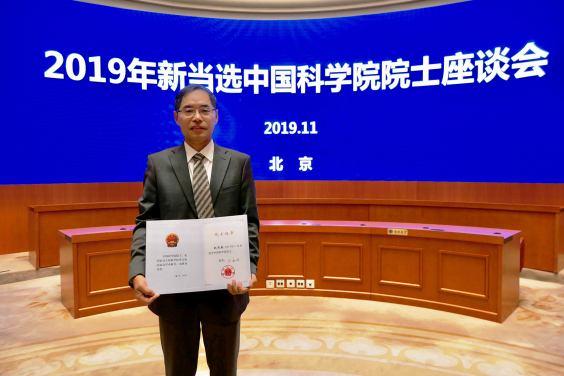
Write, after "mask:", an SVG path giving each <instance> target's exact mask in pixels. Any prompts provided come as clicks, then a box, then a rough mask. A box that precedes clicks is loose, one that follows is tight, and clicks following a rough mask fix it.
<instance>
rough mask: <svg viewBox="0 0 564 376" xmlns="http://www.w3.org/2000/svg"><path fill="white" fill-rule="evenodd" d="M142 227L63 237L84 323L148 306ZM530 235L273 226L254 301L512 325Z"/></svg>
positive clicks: (330, 224) (264, 224) (66, 295)
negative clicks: (134, 267)
mask: <svg viewBox="0 0 564 376" xmlns="http://www.w3.org/2000/svg"><path fill="white" fill-rule="evenodd" d="M132 230H133V226H131V225H129V226H105V227H93V228H81V229H69V230H61V231H59V238H60V258H61V296H62V302H63V304H64V305H65V306H66V307H67V308H68V309H69V311H70V312H71V313H72V315H73V316H74V317H75V318H78V317H84V316H89V315H94V314H99V313H103V312H110V311H114V310H118V309H124V308H130V307H135V306H139V305H140V304H139V303H138V302H137V301H135V299H134V294H133V290H132V289H131V288H130V287H129V286H128V264H129V254H130V245H131V238H132V232H133V231H132ZM520 237H521V232H520V231H518V230H501V229H492V228H478V227H463V226H446V225H435V224H419V223H401V222H400V223H398V222H371V221H318V220H278V221H277V220H264V221H261V228H260V237H259V238H260V250H261V256H260V259H259V265H258V275H257V278H258V282H257V284H256V285H255V287H254V288H253V289H251V295H253V296H259V295H301V296H327V297H337V298H350V299H364V300H375V301H383V302H390V303H398V304H406V305H412V306H418V307H424V308H431V309H436V310H442V311H447V312H453V313H458V314H464V315H468V316H472V317H477V318H480V319H485V320H490V321H494V322H503V321H504V320H505V319H506V318H507V317H508V316H509V315H510V314H511V313H512V312H513V310H515V308H517V306H518V304H519V259H520V241H519V239H520ZM292 281H293V283H292ZM288 282H290V283H288ZM267 283H268V284H269V285H272V284H274V287H273V288H268V287H267ZM302 283H303V285H300V286H299V285H298V284H302ZM277 284H278V286H280V287H276V285H277ZM302 286H303V287H302Z"/></svg>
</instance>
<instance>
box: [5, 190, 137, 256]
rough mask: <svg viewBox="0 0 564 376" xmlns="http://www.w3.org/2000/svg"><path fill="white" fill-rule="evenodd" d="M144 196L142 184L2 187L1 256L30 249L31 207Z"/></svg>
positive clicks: (132, 199) (133, 198)
mask: <svg viewBox="0 0 564 376" xmlns="http://www.w3.org/2000/svg"><path fill="white" fill-rule="evenodd" d="M142 192H143V184H142V183H91V184H31V185H0V244H2V247H0V254H7V253H17V252H25V251H27V250H28V249H29V245H28V214H27V212H28V209H27V207H28V206H29V205H44V204H45V205H48V204H65V203H80V202H108V201H136V200H138V199H139V197H141V194H142ZM57 244H58V243H57ZM57 248H58V245H57Z"/></svg>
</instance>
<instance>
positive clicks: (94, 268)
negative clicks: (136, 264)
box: [86, 248, 131, 296]
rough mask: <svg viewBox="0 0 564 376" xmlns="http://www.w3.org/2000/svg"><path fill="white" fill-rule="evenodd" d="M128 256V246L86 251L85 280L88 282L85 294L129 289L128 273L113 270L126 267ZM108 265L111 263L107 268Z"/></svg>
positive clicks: (129, 254)
mask: <svg viewBox="0 0 564 376" xmlns="http://www.w3.org/2000/svg"><path fill="white" fill-rule="evenodd" d="M130 257H131V249H130V248H127V249H120V250H113V251H106V252H92V253H88V254H87V255H86V282H87V284H88V288H87V290H86V295H87V296H93V295H99V294H106V293H109V292H117V291H129V290H130V289H131V287H129V281H128V278H127V277H128V275H126V274H124V273H115V270H126V269H128V268H129V259H130ZM108 265H112V268H111V269H110V268H108ZM113 269H115V270H113Z"/></svg>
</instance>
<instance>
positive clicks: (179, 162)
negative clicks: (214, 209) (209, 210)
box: [168, 143, 215, 218]
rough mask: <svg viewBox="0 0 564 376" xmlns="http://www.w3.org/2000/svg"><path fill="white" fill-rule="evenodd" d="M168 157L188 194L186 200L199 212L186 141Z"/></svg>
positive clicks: (183, 189) (185, 193) (185, 194)
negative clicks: (193, 188) (191, 178)
mask: <svg viewBox="0 0 564 376" xmlns="http://www.w3.org/2000/svg"><path fill="white" fill-rule="evenodd" d="M214 154H215V153H214ZM168 158H169V160H170V163H171V165H172V169H173V170H174V174H175V175H176V178H177V179H178V182H179V183H180V186H181V187H182V191H183V192H184V196H186V200H188V203H189V204H190V206H191V207H192V210H193V211H194V213H198V211H197V210H196V203H195V202H194V192H193V191H192V182H191V181H190V171H189V170H188V161H187V160H186V149H184V143H183V144H182V145H179V146H178V147H176V148H174V149H172V153H171V154H170V155H169V156H168ZM214 158H215V155H214ZM212 171H213V169H212ZM197 217H198V216H197V215H196V218H197Z"/></svg>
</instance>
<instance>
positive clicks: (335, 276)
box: [321, 242, 364, 282]
mask: <svg viewBox="0 0 564 376" xmlns="http://www.w3.org/2000/svg"><path fill="white" fill-rule="evenodd" d="M363 260H364V255H363V245H362V244H350V243H326V242H322V243H321V275H322V278H323V279H325V280H334V281H344V282H362V269H363V265H362V263H363Z"/></svg>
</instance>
